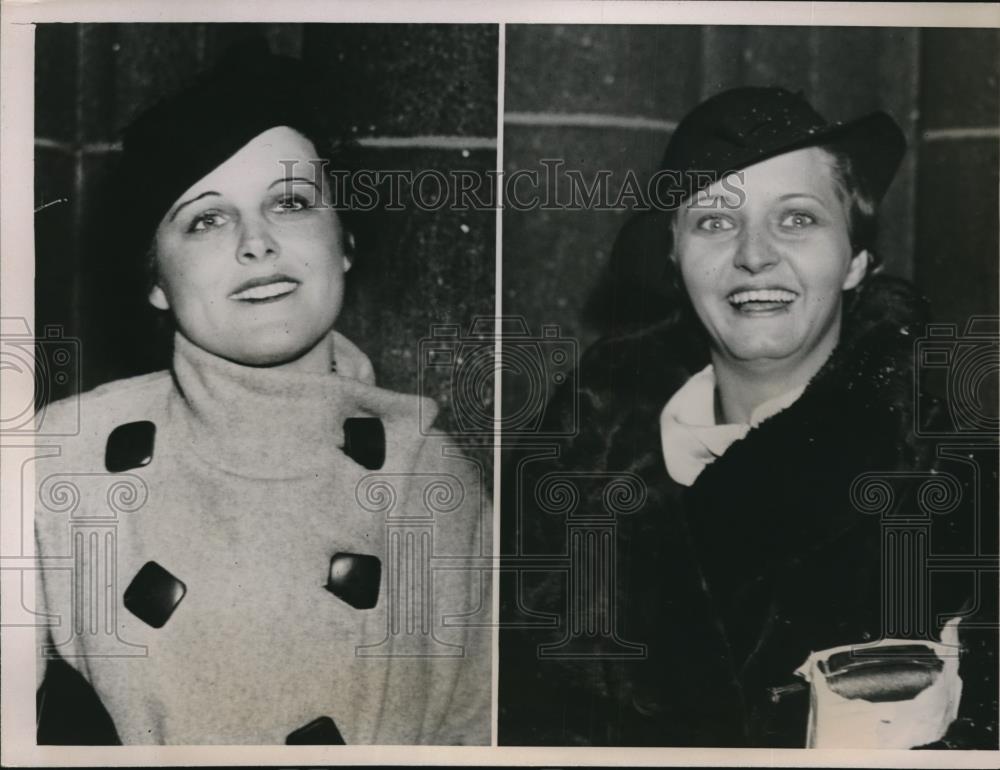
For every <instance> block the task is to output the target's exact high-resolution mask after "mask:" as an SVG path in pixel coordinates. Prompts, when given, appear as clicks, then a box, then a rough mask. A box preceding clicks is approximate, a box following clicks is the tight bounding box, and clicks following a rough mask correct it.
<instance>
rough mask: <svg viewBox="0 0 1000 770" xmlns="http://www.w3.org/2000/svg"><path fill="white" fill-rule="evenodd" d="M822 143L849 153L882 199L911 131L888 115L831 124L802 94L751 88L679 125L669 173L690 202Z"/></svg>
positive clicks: (667, 161)
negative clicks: (725, 180) (745, 172)
mask: <svg viewBox="0 0 1000 770" xmlns="http://www.w3.org/2000/svg"><path fill="white" fill-rule="evenodd" d="M816 145H824V146H830V147H834V148H836V149H837V150H839V151H841V152H843V153H844V154H846V155H847V156H848V157H849V158H850V159H851V164H852V168H853V172H854V176H855V177H856V178H857V180H858V181H859V183H860V184H862V185H863V186H864V188H865V190H866V192H868V194H869V195H871V196H872V198H873V199H874V200H876V201H877V200H880V199H881V198H882V196H883V195H885V192H886V190H887V189H888V187H889V184H890V183H891V182H892V179H893V177H894V176H895V175H896V171H897V170H898V168H899V164H900V162H901V161H902V159H903V154H904V153H905V152H906V139H905V138H904V136H903V132H902V131H901V130H900V128H899V126H898V125H897V124H896V122H895V121H894V120H893V119H892V118H891V117H890V116H889V115H888V114H886V113H885V112H874V113H872V114H869V115H865V116H864V117H861V118H857V119H855V120H851V121H844V122H837V123H828V122H827V121H826V120H825V119H824V118H823V117H822V116H821V115H820V114H819V113H818V112H816V110H814V109H813V108H812V106H811V105H810V104H809V103H808V102H807V101H806V100H805V98H804V97H803V95H802V94H801V93H792V92H790V91H787V90H785V89H783V88H761V87H743V88H734V89H731V90H728V91H723V92H722V93H720V94H717V95H716V96H713V97H711V98H710V99H707V100H706V101H704V102H702V103H701V104H700V105H698V106H697V107H696V108H695V109H694V110H692V111H691V112H690V113H689V114H688V115H687V116H686V117H685V118H684V119H683V120H682V121H681V122H680V123H679V124H678V126H677V129H676V130H675V131H674V134H673V136H672V137H671V138H670V142H669V144H668V145H667V149H666V152H665V154H664V157H663V162H662V163H661V170H662V171H664V172H667V174H668V176H669V178H671V179H672V180H675V189H676V190H677V191H678V192H680V193H681V195H682V197H683V198H687V197H689V196H691V195H692V194H694V193H695V192H697V191H698V190H700V189H703V188H705V187H707V186H709V185H710V184H712V183H713V182H715V181H718V180H719V179H721V178H722V177H724V176H726V175H727V174H729V173H732V172H734V171H739V170H741V169H744V168H747V167H748V166H752V165H754V164H755V163H760V162H761V161H764V160H767V159H768V158H773V157H775V156H777V155H782V154H784V153H786V152H792V151H793V150H799V149H802V148H805V147H811V146H816Z"/></svg>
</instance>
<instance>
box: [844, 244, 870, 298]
mask: <svg viewBox="0 0 1000 770" xmlns="http://www.w3.org/2000/svg"><path fill="white" fill-rule="evenodd" d="M871 261H872V257H871V254H869V253H868V250H867V249H862V250H861V251H859V252H858V253H857V254H855V255H854V256H853V257H852V258H851V262H850V264H849V265H848V267H847V275H846V276H844V284H843V287H842V288H843V290H844V291H849V290H851V289H856V288H857V287H858V284H860V283H861V281H862V280H863V279H864V277H865V274H866V273H867V272H868V265H870V264H871Z"/></svg>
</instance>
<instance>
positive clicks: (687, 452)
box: [498, 25, 1000, 750]
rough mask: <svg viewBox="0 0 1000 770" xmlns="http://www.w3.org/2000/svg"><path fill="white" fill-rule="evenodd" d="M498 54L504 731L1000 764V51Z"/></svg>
mask: <svg viewBox="0 0 1000 770" xmlns="http://www.w3.org/2000/svg"><path fill="white" fill-rule="evenodd" d="M505 50H506V76H505V77H506V92H505V103H504V168H505V172H506V175H507V177H506V180H505V181H506V182H507V188H508V189H507V190H506V196H507V197H506V198H505V210H504V220H503V278H504V285H503V312H504V316H505V317H509V318H511V319H513V320H512V321H511V323H513V322H514V321H516V322H517V324H520V326H521V327H522V328H524V329H526V330H528V332H529V334H530V337H531V338H532V339H533V345H534V347H533V348H532V349H531V351H529V352H530V353H531V355H530V356H529V355H528V354H527V352H525V353H524V354H523V355H520V356H511V355H510V351H512V350H514V351H515V352H519V351H518V348H519V347H520V346H522V345H523V344H524V343H523V342H522V341H521V340H520V339H518V338H515V337H514V336H513V335H512V336H510V337H507V336H505V338H504V340H503V360H504V373H503V376H504V379H503V388H502V407H503V415H504V419H503V421H502V422H503V425H502V427H503V430H504V434H503V444H502V446H503V463H502V471H501V475H502V482H501V490H502V492H501V496H500V501H501V502H500V505H501V557H500V558H501V572H500V576H499V578H498V582H499V585H500V601H501V615H500V620H501V632H500V671H499V715H498V719H499V724H498V740H499V743H500V744H501V745H561V746H700V747H771V748H854V749H910V748H937V749H992V750H996V749H997V693H998V682H997V668H998V655H997V622H998V619H997V608H998V604H1000V602H998V591H997V588H998V572H997V541H998V526H997V524H998V510H997V508H998V506H997V500H998V489H997V463H998V446H1000V441H998V415H997V392H998V391H997V385H998V370H1000V354H998V336H997V312H998V309H997V285H998V274H997V261H998V260H997V255H998V232H997V210H998V159H1000V152H998V143H1000V126H998V121H997V115H998V101H997V99H998V97H997V94H998V88H997V85H998V77H1000V34H998V32H997V30H996V29H918V28H873V27H850V28H832V27H812V28H808V27H807V28H797V27H784V28H778V27H767V26H748V27H729V26H703V27H698V26H673V27H667V26H655V25H651V26H629V25H616V26H612V25H606V26H570V25H562V26H557V25H548V26H543V25H534V26H529V25H508V26H507V27H506V49H505ZM539 72H544V73H546V76H545V77H538V73H539ZM515 175H516V176H517V177H518V179H519V182H518V184H517V185H513V184H511V177H513V176H515ZM532 357H533V358H532ZM529 364H530V365H529Z"/></svg>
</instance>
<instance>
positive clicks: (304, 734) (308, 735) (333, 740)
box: [285, 717, 345, 746]
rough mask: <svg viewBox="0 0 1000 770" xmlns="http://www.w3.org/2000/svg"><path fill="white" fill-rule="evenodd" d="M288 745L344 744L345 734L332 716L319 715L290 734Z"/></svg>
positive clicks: (286, 739)
mask: <svg viewBox="0 0 1000 770" xmlns="http://www.w3.org/2000/svg"><path fill="white" fill-rule="evenodd" d="M285 744H286V745H288V746H344V745H345V743H344V736H342V735H341V734H340V730H338V729H337V725H336V724H335V723H334V721H333V720H332V719H330V717H319V718H318V719H314V720H313V721H312V722H310V723H309V724H307V725H305V726H304V727H300V728H299V729H298V730H295V731H294V732H291V733H289V734H288V737H287V738H285Z"/></svg>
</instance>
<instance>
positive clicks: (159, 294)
mask: <svg viewBox="0 0 1000 770" xmlns="http://www.w3.org/2000/svg"><path fill="white" fill-rule="evenodd" d="M149 304H150V305H152V306H153V307H155V308H156V309H157V310H170V302H169V300H168V299H167V295H166V294H165V293H164V292H163V289H161V288H160V287H159V286H153V288H152V289H150V290H149Z"/></svg>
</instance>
